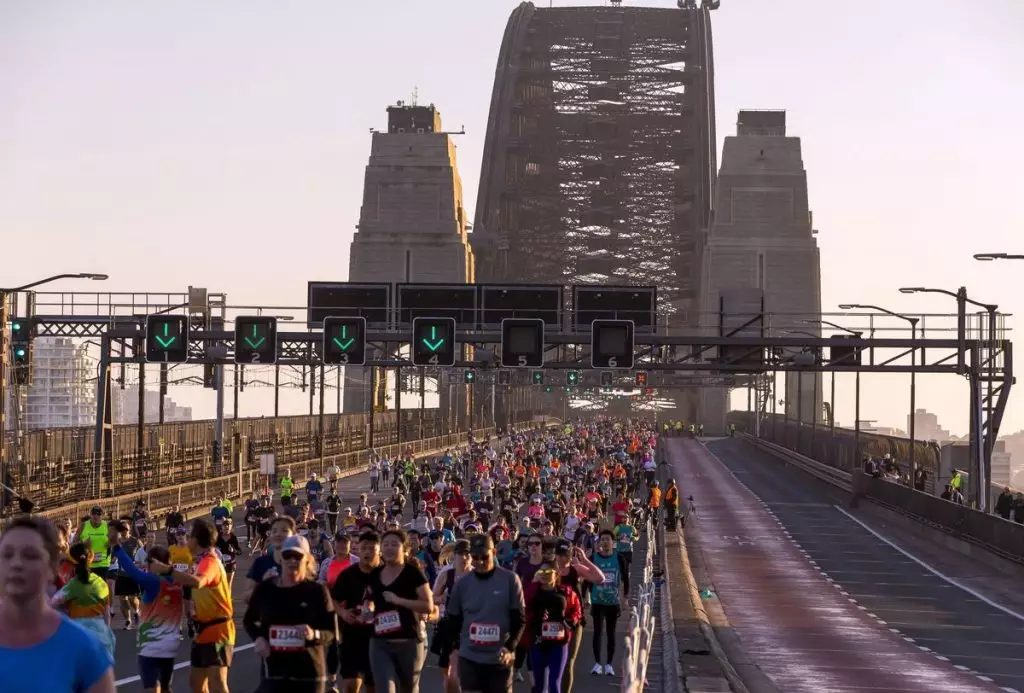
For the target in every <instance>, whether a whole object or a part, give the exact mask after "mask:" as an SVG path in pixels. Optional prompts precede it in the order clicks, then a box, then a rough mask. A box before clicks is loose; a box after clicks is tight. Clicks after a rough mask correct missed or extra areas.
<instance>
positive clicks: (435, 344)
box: [422, 326, 445, 351]
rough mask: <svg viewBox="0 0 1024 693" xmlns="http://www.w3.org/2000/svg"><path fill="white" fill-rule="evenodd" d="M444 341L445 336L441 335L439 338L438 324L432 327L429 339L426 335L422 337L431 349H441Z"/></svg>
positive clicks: (425, 344) (424, 343)
mask: <svg viewBox="0 0 1024 693" xmlns="http://www.w3.org/2000/svg"><path fill="white" fill-rule="evenodd" d="M444 341H445V340H444V337H441V339H438V338H437V327H436V326H434V327H431V328H430V339H427V338H426V337H424V338H423V339H422V342H423V346H425V347H427V348H428V349H430V350H431V351H437V350H438V349H440V348H441V347H442V346H443V345H444Z"/></svg>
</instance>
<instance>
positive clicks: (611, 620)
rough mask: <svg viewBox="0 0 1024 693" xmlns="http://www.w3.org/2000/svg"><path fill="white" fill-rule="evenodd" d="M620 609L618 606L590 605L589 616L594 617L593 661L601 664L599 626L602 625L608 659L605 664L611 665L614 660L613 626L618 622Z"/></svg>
mask: <svg viewBox="0 0 1024 693" xmlns="http://www.w3.org/2000/svg"><path fill="white" fill-rule="evenodd" d="M620 612H621V609H620V608H619V605H618V604H592V605H591V607H590V615H591V616H593V617H594V661H595V662H597V663H598V664H600V663H601V626H602V624H603V625H604V632H605V634H606V635H607V636H608V659H606V660H605V664H611V663H612V660H614V659H615V625H616V624H617V623H618V622H619V613H620Z"/></svg>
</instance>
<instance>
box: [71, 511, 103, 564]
mask: <svg viewBox="0 0 1024 693" xmlns="http://www.w3.org/2000/svg"><path fill="white" fill-rule="evenodd" d="M78 540H79V541H81V542H89V545H90V546H92V554H93V555H92V567H93V568H109V567H110V552H109V551H107V548H108V547H107V544H108V539H107V521H106V520H104V521H103V522H101V523H100V526H99V527H93V526H92V522H86V523H85V526H84V527H83V528H82V533H81V534H79V535H78Z"/></svg>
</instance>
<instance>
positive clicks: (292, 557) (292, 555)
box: [281, 551, 306, 561]
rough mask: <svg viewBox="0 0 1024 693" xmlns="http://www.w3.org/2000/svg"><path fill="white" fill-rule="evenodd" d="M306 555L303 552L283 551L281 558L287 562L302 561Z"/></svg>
mask: <svg viewBox="0 0 1024 693" xmlns="http://www.w3.org/2000/svg"><path fill="white" fill-rule="evenodd" d="M305 555H306V554H304V553H302V552H301V551H282V552H281V558H282V559H284V560H286V561H301V560H302V559H303V557H304V556H305Z"/></svg>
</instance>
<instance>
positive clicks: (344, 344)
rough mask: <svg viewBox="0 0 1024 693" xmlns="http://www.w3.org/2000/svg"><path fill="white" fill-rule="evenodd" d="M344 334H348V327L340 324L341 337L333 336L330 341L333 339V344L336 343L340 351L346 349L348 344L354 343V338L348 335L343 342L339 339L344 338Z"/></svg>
mask: <svg viewBox="0 0 1024 693" xmlns="http://www.w3.org/2000/svg"><path fill="white" fill-rule="evenodd" d="M346 336H348V327H346V326H344V325H342V327H341V338H340V339H339V338H338V337H335V338H334V339H332V340H331V341H333V342H334V343H335V344H337V345H338V348H339V349H341V350H342V351H348V348H349V347H350V346H352V345H353V344H355V341H356V340H355V338H354V337H349V338H348V339H347V340H345V341H344V342H343V341H341V340H342V339H345V337H346Z"/></svg>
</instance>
